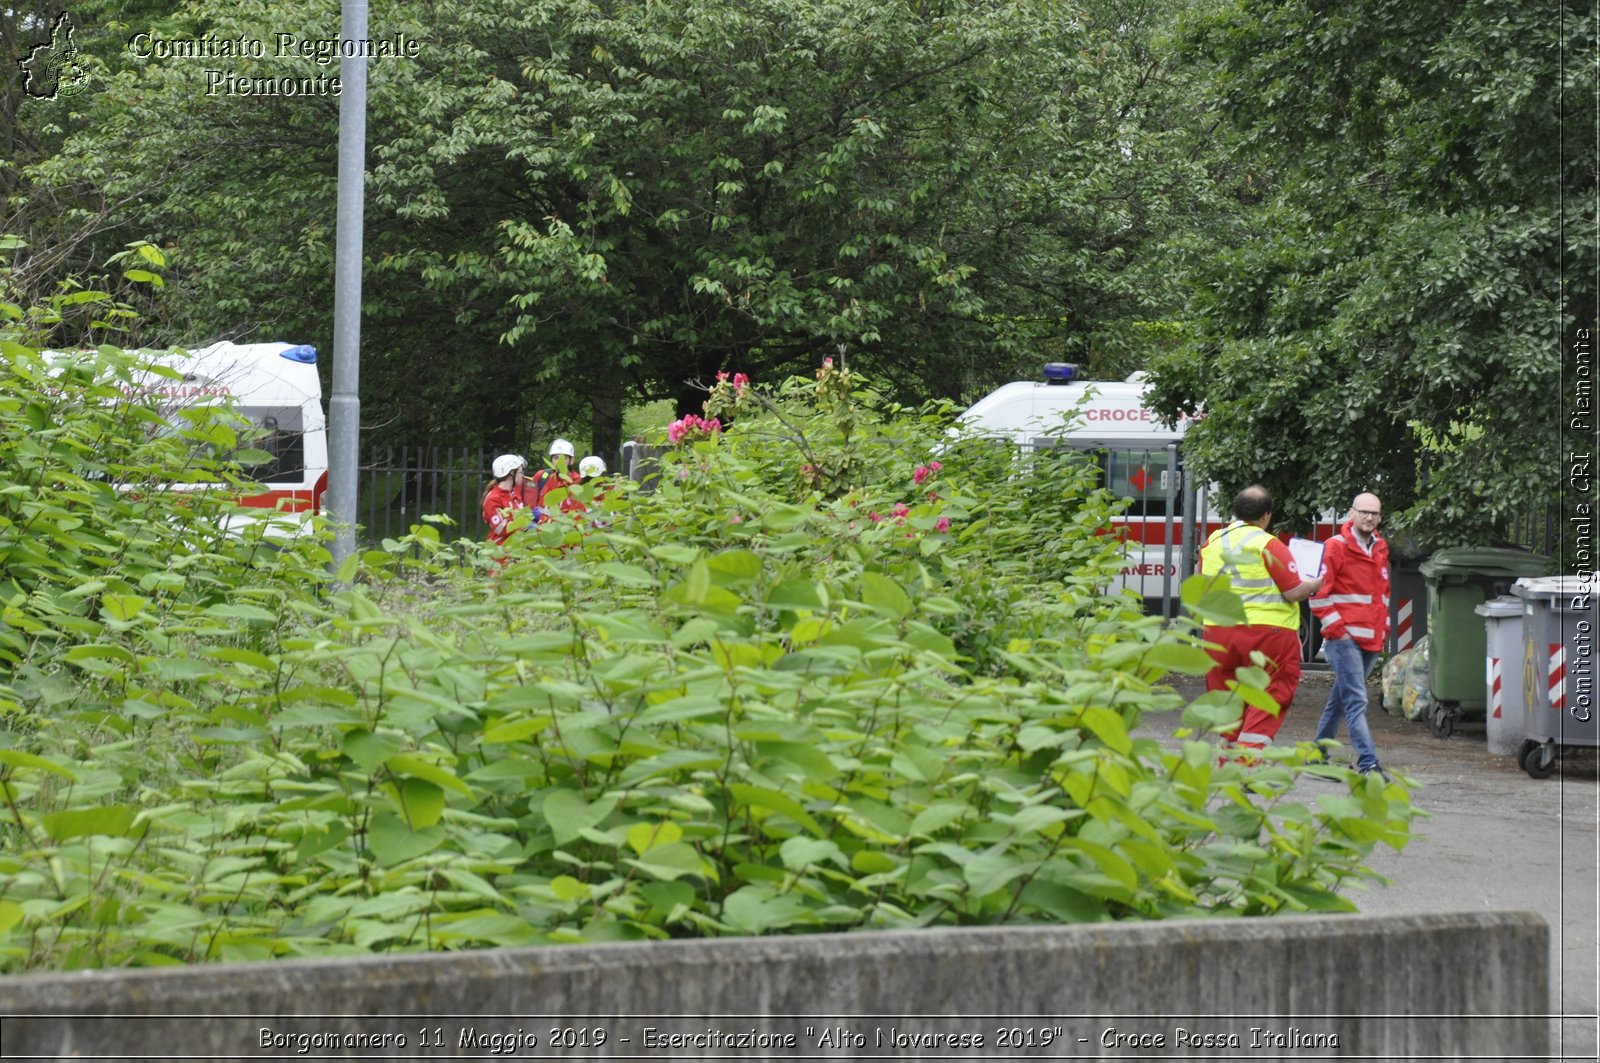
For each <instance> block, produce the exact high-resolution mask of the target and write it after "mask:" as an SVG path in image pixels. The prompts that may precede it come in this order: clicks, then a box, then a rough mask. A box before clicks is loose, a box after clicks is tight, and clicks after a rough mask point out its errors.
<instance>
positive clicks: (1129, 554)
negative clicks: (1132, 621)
mask: <svg viewBox="0 0 1600 1063" xmlns="http://www.w3.org/2000/svg"><path fill="white" fill-rule="evenodd" d="M1146 391H1147V385H1146V383H1145V377H1144V374H1143V373H1135V374H1133V375H1132V376H1130V377H1128V379H1126V380H1084V379H1082V377H1081V376H1080V374H1079V371H1078V367H1077V366H1075V365H1072V364H1070V363H1062V362H1052V363H1050V364H1048V365H1046V366H1045V367H1044V376H1043V379H1042V380H1038V381H1018V382H1016V383H1011V384H1005V385H1003V386H1002V387H1000V388H998V389H997V390H995V391H993V392H991V393H989V394H988V395H986V396H984V397H983V398H981V399H979V400H978V401H977V402H976V403H974V404H973V405H972V407H971V408H970V409H969V410H967V412H966V413H965V414H963V415H962V417H961V423H962V424H963V425H965V426H966V428H967V429H968V431H970V432H972V433H974V434H976V435H979V436H989V437H995V438H1000V439H1005V440H1007V441H1008V442H1010V443H1012V444H1014V445H1016V446H1017V447H1018V448H1019V449H1020V450H1021V451H1023V452H1026V451H1029V450H1036V449H1039V448H1045V447H1061V446H1068V447H1073V448H1076V449H1079V450H1084V451H1088V452H1089V453H1091V454H1093V455H1094V459H1095V462H1096V464H1097V465H1098V466H1099V469H1100V484H1101V486H1103V487H1106V488H1108V489H1109V490H1111V491H1112V492H1113V493H1114V494H1117V495H1120V496H1122V497H1123V498H1125V499H1127V501H1128V505H1127V508H1126V509H1125V510H1124V511H1123V513H1122V515H1121V516H1120V517H1118V518H1117V519H1116V521H1115V522H1114V524H1113V526H1112V529H1111V531H1112V532H1113V533H1114V534H1116V535H1118V536H1120V537H1121V538H1122V540H1123V542H1124V543H1125V544H1126V553H1125V556H1124V560H1123V565H1122V570H1121V572H1120V573H1119V582H1118V584H1117V585H1116V588H1113V589H1117V588H1121V587H1127V588H1130V589H1132V590H1133V591H1134V592H1135V593H1137V594H1138V595H1139V596H1140V597H1142V598H1143V599H1144V603H1145V608H1146V609H1147V610H1149V611H1150V612H1152V613H1160V614H1162V615H1164V616H1175V615H1177V612H1178V587H1179V584H1180V583H1182V582H1183V578H1184V576H1186V575H1189V574H1191V573H1192V572H1193V571H1194V560H1195V558H1197V557H1198V556H1199V553H1200V547H1201V546H1202V545H1204V543H1205V541H1206V537H1207V536H1208V535H1210V534H1211V533H1212V532H1213V531H1216V530H1217V529H1218V528H1220V527H1223V526H1224V525H1225V524H1226V523H1228V521H1229V519H1230V516H1229V515H1228V514H1226V513H1219V512H1217V511H1216V510H1215V509H1213V508H1212V506H1211V496H1212V495H1213V494H1215V491H1216V487H1215V485H1214V484H1197V483H1192V482H1189V481H1188V480H1187V479H1186V478H1185V477H1184V475H1183V437H1184V434H1185V433H1186V432H1188V430H1189V425H1190V423H1191V420H1190V419H1189V418H1187V417H1186V418H1183V419H1181V420H1179V421H1178V422H1177V424H1175V425H1171V426H1168V425H1166V424H1163V423H1162V421H1161V418H1160V416H1159V415H1158V414H1157V413H1156V412H1155V411H1154V410H1152V409H1150V408H1149V407H1148V406H1146V405H1145V393H1146ZM1338 530H1339V529H1338V514H1335V513H1331V512H1329V513H1324V514H1322V515H1321V516H1320V517H1319V519H1318V521H1317V525H1316V528H1315V529H1314V531H1313V532H1312V538H1314V539H1316V540H1317V541H1318V542H1322V541H1325V540H1326V539H1328V538H1329V537H1331V536H1333V535H1334V534H1336V533H1337V532H1338ZM1315 632H1316V624H1315V621H1314V620H1313V618H1312V616H1311V611H1310V609H1309V608H1307V607H1305V606H1302V611H1301V622H1300V639H1301V643H1302V645H1303V646H1304V648H1305V656H1306V657H1307V659H1310V657H1311V655H1312V651H1313V650H1314V648H1315V642H1316V635H1315Z"/></svg>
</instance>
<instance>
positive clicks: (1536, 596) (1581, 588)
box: [1511, 576, 1600, 605]
mask: <svg viewBox="0 0 1600 1063" xmlns="http://www.w3.org/2000/svg"><path fill="white" fill-rule="evenodd" d="M1511 593H1512V594H1515V595H1516V596H1517V597H1519V598H1525V599H1527V600H1528V601H1547V602H1549V604H1551V605H1555V604H1557V603H1558V602H1568V601H1571V600H1572V599H1573V598H1577V597H1579V596H1581V595H1585V594H1587V595H1590V596H1591V597H1596V596H1600V582H1596V581H1595V580H1593V579H1589V580H1585V579H1582V578H1580V577H1578V576H1538V577H1533V578H1523V579H1519V580H1517V582H1515V583H1513V584H1512V585H1511Z"/></svg>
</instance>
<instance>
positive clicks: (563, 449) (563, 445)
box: [550, 439, 578, 458]
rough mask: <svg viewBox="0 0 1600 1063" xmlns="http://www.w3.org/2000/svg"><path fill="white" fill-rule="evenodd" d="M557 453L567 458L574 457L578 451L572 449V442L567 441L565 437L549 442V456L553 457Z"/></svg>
mask: <svg viewBox="0 0 1600 1063" xmlns="http://www.w3.org/2000/svg"><path fill="white" fill-rule="evenodd" d="M558 454H559V455H561V456H563V457H568V458H575V457H577V456H578V452H577V451H576V450H573V449H572V444H571V443H569V442H567V441H566V440H565V439H558V440H556V441H555V442H554V443H551V444H550V456H551V457H552V458H553V457H555V456H556V455H558Z"/></svg>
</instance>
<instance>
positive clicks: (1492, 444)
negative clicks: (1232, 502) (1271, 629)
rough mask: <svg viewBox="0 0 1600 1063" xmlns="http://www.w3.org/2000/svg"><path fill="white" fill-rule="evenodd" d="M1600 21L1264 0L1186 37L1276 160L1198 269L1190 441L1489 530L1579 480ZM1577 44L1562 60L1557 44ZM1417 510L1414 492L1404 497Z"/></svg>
mask: <svg viewBox="0 0 1600 1063" xmlns="http://www.w3.org/2000/svg"><path fill="white" fill-rule="evenodd" d="M1595 29H1596V25H1595V22H1594V18H1593V10H1592V8H1591V7H1590V6H1589V5H1583V4H1555V5H1551V4H1535V3H1512V4H1504V3H1492V4H1491V3H1464V4H1463V3H1433V2H1430V3H1391V2H1389V0H1366V2H1360V3H1352V4H1343V5H1340V6H1339V7H1338V8H1337V9H1336V10H1335V9H1333V8H1330V7H1329V6H1328V5H1325V4H1317V3H1306V2H1304V0H1263V2H1254V3H1248V4H1240V5H1235V6H1229V7H1226V8H1223V9H1221V10H1220V11H1219V13H1218V14H1216V15H1215V16H1214V17H1210V18H1206V19H1199V20H1196V22H1195V24H1194V25H1193V26H1192V27H1191V33H1190V36H1189V39H1188V47H1189V49H1190V53H1189V54H1190V56H1191V58H1192V60H1193V61H1194V62H1195V63H1196V64H1197V68H1198V69H1200V70H1206V71H1209V74H1208V76H1206V77H1205V78H1203V80H1202V83H1203V84H1204V85H1205V86H1206V87H1207V91H1208V92H1209V93H1210V97H1211V99H1212V100H1213V101H1214V102H1215V105H1216V106H1217V107H1218V108H1219V109H1220V110H1221V111H1222V112H1223V113H1224V114H1225V115H1226V116H1227V118H1228V119H1229V120H1230V122H1231V123H1232V125H1233V127H1234V130H1235V132H1236V135H1237V137H1238V140H1239V147H1238V151H1237V157H1238V158H1240V159H1242V160H1244V161H1245V163H1246V165H1248V166H1250V167H1251V168H1252V170H1253V173H1254V175H1255V176H1256V177H1257V178H1258V180H1257V183H1256V188H1257V189H1258V193H1257V195H1256V197H1254V202H1252V203H1250V204H1249V205H1248V206H1247V208H1246V209H1247V210H1248V212H1249V213H1248V217H1247V219H1246V221H1245V230H1246V232H1247V234H1248V235H1247V236H1246V237H1245V238H1244V239H1243V240H1242V242H1241V243H1240V244H1239V246H1237V247H1236V248H1234V249H1232V250H1231V251H1229V252H1228V253H1226V254H1219V255H1217V256H1215V257H1214V258H1213V259H1211V260H1210V261H1208V262H1205V263H1203V264H1202V265H1201V266H1200V268H1199V269H1198V270H1197V272H1196V275H1195V277H1194V278H1193V281H1194V282H1195V283H1194V292H1195V300H1194V302H1193V314H1192V317H1191V320H1190V326H1191V329H1192V333H1193V342H1192V343H1191V344H1189V345H1187V346H1186V347H1184V348H1182V349H1180V350H1175V351H1173V352H1171V353H1169V354H1167V355H1164V356H1162V357H1159V358H1157V359H1156V360H1155V362H1154V364H1153V366H1152V370H1153V373H1154V376H1155V379H1156V394H1157V397H1158V402H1159V404H1160V405H1161V406H1162V407H1163V408H1164V409H1166V410H1168V411H1171V412H1177V411H1188V412H1190V413H1192V412H1194V411H1195V410H1196V409H1198V408H1202V407H1203V408H1204V409H1205V410H1206V411H1207V414H1208V416H1207V417H1206V418H1205V420H1204V421H1203V422H1201V423H1199V424H1198V425H1196V427H1195V429H1194V431H1192V432H1191V433H1190V435H1189V437H1188V441H1187V446H1188V449H1189V458H1190V461H1191V463H1192V465H1193V467H1195V468H1196V469H1197V470H1198V471H1199V472H1200V473H1201V475H1202V476H1204V477H1206V478H1209V479H1215V480H1216V481H1217V482H1219V483H1221V484H1222V485H1223V487H1224V489H1225V491H1224V493H1231V492H1232V491H1233V490H1235V489H1237V488H1238V487H1241V486H1243V485H1245V484H1247V483H1250V482H1252V481H1260V482H1263V483H1267V484H1268V485H1270V486H1271V487H1272V488H1273V489H1274V491H1275V492H1276V493H1277V495H1278V498H1279V500H1280V510H1281V512H1283V513H1284V514H1285V515H1295V516H1300V517H1303V516H1305V515H1307V514H1310V513H1312V512H1314V511H1316V510H1318V509H1321V508H1323V507H1325V506H1332V507H1342V506H1344V505H1346V504H1347V503H1348V501H1349V499H1350V498H1351V497H1352V496H1353V495H1354V494H1355V493H1356V492H1357V491H1359V490H1364V489H1372V490H1376V491H1378V492H1379V493H1380V494H1381V495H1383V497H1384V501H1385V503H1386V508H1387V509H1388V511H1389V512H1390V513H1395V514H1404V516H1405V517H1406V518H1407V523H1408V524H1409V526H1410V530H1411V531H1412V532H1413V533H1415V535H1416V536H1417V537H1419V538H1420V539H1421V540H1422V541H1423V542H1426V543H1429V544H1433V545H1440V546H1443V545H1452V544H1456V543H1480V544H1481V543H1486V542H1488V541H1490V540H1491V539H1493V538H1494V537H1495V536H1496V535H1497V534H1503V533H1504V529H1505V527H1506V525H1507V523H1508V522H1509V520H1510V519H1512V518H1515V517H1518V516H1523V515H1526V514H1528V513H1531V512H1537V511H1539V510H1541V509H1542V508H1543V507H1545V506H1546V505H1548V504H1550V503H1551V502H1552V501H1554V499H1555V498H1556V496H1557V493H1558V491H1559V489H1560V487H1561V485H1562V483H1563V482H1564V469H1563V465H1562V462H1561V461H1560V460H1559V459H1558V455H1559V454H1560V453H1561V447H1560V442H1559V432H1560V431H1561V428H1562V421H1561V418H1559V417H1558V416H1557V415H1556V414H1555V412H1554V411H1555V410H1556V408H1557V407H1556V403H1557V402H1559V400H1560V397H1561V396H1562V395H1564V394H1566V393H1567V392H1568V390H1569V389H1568V388H1566V387H1564V386H1563V372H1564V371H1565V372H1566V373H1567V374H1568V375H1569V376H1570V373H1571V371H1572V370H1571V364H1570V362H1569V360H1568V357H1567V354H1566V350H1565V348H1566V345H1567V344H1568V343H1569V342H1570V341H1571V339H1572V336H1573V330H1574V329H1575V328H1576V327H1578V326H1584V325H1587V326H1589V327H1592V326H1593V323H1594V315H1595V311H1596V301H1595V300H1596V289H1595V274H1594V269H1593V263H1594V257H1593V256H1594V247H1593V235H1594V225H1595V214H1594V210H1595V172H1594V159H1595V152H1596V144H1595V129H1596V125H1595V121H1594V118H1595V111H1594V108H1595V106H1596V105H1595V95H1594V89H1595V85H1594V71H1593V68H1592V64H1586V63H1585V62H1583V61H1580V60H1579V59H1577V58H1576V57H1579V56H1586V55H1592V54H1593V51H1594V48H1595V44H1596V41H1595V37H1594V34H1595ZM1563 49H1565V56H1566V58H1565V60H1564V59H1563V55H1564V52H1563ZM1407 511H1409V512H1407Z"/></svg>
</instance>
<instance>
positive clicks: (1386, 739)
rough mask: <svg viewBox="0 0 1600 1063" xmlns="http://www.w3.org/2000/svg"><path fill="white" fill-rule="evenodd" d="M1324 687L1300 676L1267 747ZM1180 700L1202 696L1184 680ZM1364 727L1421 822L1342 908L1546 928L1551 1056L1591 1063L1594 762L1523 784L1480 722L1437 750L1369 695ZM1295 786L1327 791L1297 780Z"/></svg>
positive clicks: (1313, 720) (1317, 678)
mask: <svg viewBox="0 0 1600 1063" xmlns="http://www.w3.org/2000/svg"><path fill="white" fill-rule="evenodd" d="M1330 678H1331V677H1330V676H1329V675H1328V673H1326V672H1309V673H1307V674H1306V676H1305V677H1304V678H1303V680H1302V682H1301V686H1300V692H1299V694H1298V695H1297V696H1296V698H1295V704H1294V707H1293V708H1292V709H1291V711H1290V713H1289V715H1288V716H1287V717H1286V718H1285V721H1284V725H1283V729H1282V731H1281V732H1280V734H1279V741H1280V742H1281V741H1284V740H1291V741H1293V740H1309V739H1310V738H1311V736H1312V734H1313V733H1314V732H1315V730H1316V725H1317V719H1318V717H1319V716H1320V715H1321V712H1322V706H1323V704H1324V703H1325V702H1326V700H1327V694H1328V687H1329V684H1330ZM1178 689H1179V690H1180V691H1181V692H1183V693H1185V694H1189V695H1191V696H1192V695H1193V694H1196V693H1198V692H1199V691H1200V690H1202V689H1203V686H1201V685H1199V684H1198V683H1191V682H1189V681H1185V682H1184V683H1182V684H1179V685H1178ZM1371 695H1372V709H1371V711H1370V722H1371V727H1372V730H1373V738H1374V741H1375V743H1376V744H1377V747H1378V757H1379V759H1380V760H1381V761H1382V762H1383V765H1384V767H1385V768H1386V769H1388V770H1389V771H1391V772H1392V773H1395V774H1397V775H1399V776H1402V777H1403V778H1404V779H1406V780H1407V781H1409V782H1410V783H1412V784H1413V785H1414V790H1413V794H1412V800H1413V803H1414V804H1415V805H1416V807H1417V808H1419V809H1422V810H1424V811H1426V812H1427V813H1428V817H1427V818H1426V819H1422V820H1420V821H1419V822H1418V823H1417V824H1416V825H1415V826H1414V838H1413V840H1412V842H1411V843H1410V844H1409V845H1407V846H1406V847H1405V848H1404V849H1403V850H1402V851H1400V852H1398V853H1396V852H1394V851H1393V850H1390V849H1388V848H1386V847H1380V848H1379V849H1378V851H1377V852H1376V853H1374V855H1373V858H1372V860H1371V861H1370V863H1369V866H1371V867H1372V868H1373V869H1374V870H1376V871H1378V872H1380V873H1381V874H1383V875H1384V876H1386V877H1387V878H1388V879H1389V880H1390V885H1388V886H1374V887H1373V888H1372V889H1371V891H1370V892H1367V893H1365V894H1362V895H1361V896H1357V897H1354V898H1353V899H1354V900H1355V902H1356V904H1357V905H1358V906H1359V907H1360V908H1361V910H1362V911H1363V912H1366V913H1369V914H1374V915H1388V914H1396V913H1409V912H1442V911H1485V910H1501V909H1516V910H1526V911H1533V912H1536V913H1538V914H1539V915H1541V916H1543V917H1544V920H1545V922H1546V923H1548V924H1549V926H1550V948H1551V955H1550V986H1551V1008H1550V1010H1551V1015H1552V1019H1551V1037H1550V1041H1551V1052H1552V1054H1551V1055H1550V1056H1549V1057H1531V1056H1530V1057H1524V1058H1530V1059H1531V1058H1550V1059H1557V1060H1585V1061H1590V1063H1593V1061H1594V1060H1596V1059H1597V1058H1600V1044H1597V1041H1600V1018H1597V1010H1600V947H1597V942H1600V922H1597V918H1596V915H1597V910H1600V874H1597V869H1600V815H1597V812H1600V756H1597V751H1596V750H1594V749H1577V750H1574V749H1568V750H1566V751H1565V754H1564V756H1563V757H1562V759H1561V761H1560V762H1559V763H1558V767H1557V770H1556V773H1555V774H1554V775H1552V776H1551V777H1550V778H1548V779H1543V780H1539V779H1533V778H1530V777H1529V776H1528V775H1527V773H1526V772H1524V771H1523V770H1522V769H1521V767H1520V766H1518V765H1517V763H1516V762H1515V758H1513V757H1510V756H1492V755H1490V753H1489V752H1488V749H1487V747H1486V746H1485V743H1484V735H1483V722H1482V721H1481V720H1478V721H1472V720H1467V721H1464V722H1463V723H1462V724H1461V725H1460V729H1459V730H1458V731H1457V732H1456V733H1455V734H1454V735H1453V736H1452V737H1450V738H1448V739H1438V738H1435V737H1433V735H1432V734H1430V733H1429V731H1428V727H1427V724H1426V723H1425V722H1424V721H1421V720H1418V721H1410V720H1405V719H1401V718H1398V717H1393V716H1390V715H1388V714H1387V713H1385V712H1384V711H1383V709H1381V708H1379V707H1378V702H1377V695H1378V688H1377V684H1376V682H1374V684H1373V686H1372V688H1371ZM1177 726H1178V722H1177V714H1176V713H1170V714H1161V715H1157V716H1152V717H1150V718H1149V719H1148V720H1147V721H1146V722H1145V724H1144V725H1143V727H1142V728H1141V730H1156V729H1158V728H1159V729H1164V730H1165V731H1166V732H1167V733H1170V732H1171V730H1172V729H1174V728H1176V727H1177ZM1298 785H1299V786H1301V787H1305V788H1309V789H1312V790H1317V789H1331V788H1332V786H1334V785H1335V784H1333V783H1330V782H1325V781H1314V780H1312V779H1310V778H1307V779H1304V780H1302V781H1301V782H1300V783H1299V784H1298Z"/></svg>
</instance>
